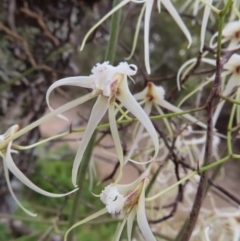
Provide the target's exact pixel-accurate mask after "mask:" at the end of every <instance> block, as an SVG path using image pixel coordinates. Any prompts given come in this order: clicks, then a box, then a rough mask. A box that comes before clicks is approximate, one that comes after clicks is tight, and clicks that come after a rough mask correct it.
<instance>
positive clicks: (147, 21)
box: [144, 0, 154, 74]
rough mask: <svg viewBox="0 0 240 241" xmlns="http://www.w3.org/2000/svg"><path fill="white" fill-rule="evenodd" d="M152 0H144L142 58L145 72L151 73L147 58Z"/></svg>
mask: <svg viewBox="0 0 240 241" xmlns="http://www.w3.org/2000/svg"><path fill="white" fill-rule="evenodd" d="M153 3H154V0H148V1H146V12H145V20H144V60H145V67H146V70H147V73H148V74H150V73H151V68H150V60H149V57H150V56H149V55H150V53H149V31H150V19H151V13H152V8H153Z"/></svg>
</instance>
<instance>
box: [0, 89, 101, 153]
mask: <svg viewBox="0 0 240 241" xmlns="http://www.w3.org/2000/svg"><path fill="white" fill-rule="evenodd" d="M98 94H99V93H98V92H92V93H89V94H86V95H84V96H82V97H79V98H77V99H75V100H72V101H70V102H68V103H66V104H65V105H62V106H61V107H59V108H57V109H56V110H53V111H52V112H50V113H48V114H47V115H45V116H43V117H42V118H40V119H38V120H36V121H34V122H33V123H31V124H30V125H28V126H26V127H24V128H23V129H21V130H20V131H18V132H16V133H15V134H13V135H12V136H10V137H9V138H7V139H6V140H4V141H2V142H1V143H0V150H1V149H2V148H4V147H5V146H6V145H7V144H8V143H9V142H10V141H13V140H15V139H17V138H18V137H20V136H22V135H24V134H25V133H27V132H29V131H30V130H32V129H33V128H35V127H37V126H39V125H41V124H42V123H44V122H46V121H48V120H50V119H52V118H53V117H56V116H57V115H59V114H61V113H63V112H65V111H67V110H69V109H72V108H74V107H76V106H78V105H80V104H82V103H84V102H86V101H88V100H90V99H92V98H94V97H95V96H97V95H98Z"/></svg>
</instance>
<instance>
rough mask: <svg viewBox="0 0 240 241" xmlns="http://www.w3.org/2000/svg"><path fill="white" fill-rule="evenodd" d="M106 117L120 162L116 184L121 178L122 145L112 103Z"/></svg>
mask: <svg viewBox="0 0 240 241" xmlns="http://www.w3.org/2000/svg"><path fill="white" fill-rule="evenodd" d="M108 117H109V124H110V130H111V133H112V138H113V142H114V145H115V149H116V152H117V156H118V159H119V162H120V170H119V174H118V176H117V178H116V180H115V183H118V182H119V181H120V179H121V178H122V169H123V150H122V144H121V141H120V137H119V133H118V127H117V123H116V119H115V115H114V103H111V104H110V106H109V110H108Z"/></svg>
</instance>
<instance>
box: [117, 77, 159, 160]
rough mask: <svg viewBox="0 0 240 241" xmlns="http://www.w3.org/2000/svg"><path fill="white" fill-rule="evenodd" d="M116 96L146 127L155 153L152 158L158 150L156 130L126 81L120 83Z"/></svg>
mask: <svg viewBox="0 0 240 241" xmlns="http://www.w3.org/2000/svg"><path fill="white" fill-rule="evenodd" d="M117 98H118V99H119V101H120V102H121V103H122V105H123V106H125V108H126V109H128V110H129V111H130V112H131V113H132V114H133V115H134V116H135V117H136V118H137V119H138V120H139V121H140V122H141V124H142V125H143V126H144V127H145V128H146V130H147V132H148V133H149V135H150V136H151V139H152V141H153V144H154V148H155V154H154V157H153V158H156V156H157V154H158V151H159V142H158V135H157V132H156V130H155V128H154V126H153V124H152V122H151V120H150V119H149V117H148V116H147V114H146V113H145V112H144V110H143V109H142V107H141V106H140V105H139V103H138V102H137V101H136V100H135V99H134V97H133V96H132V94H131V92H130V91H129V89H128V86H127V81H124V82H123V84H122V85H121V89H120V94H119V95H118V96H117Z"/></svg>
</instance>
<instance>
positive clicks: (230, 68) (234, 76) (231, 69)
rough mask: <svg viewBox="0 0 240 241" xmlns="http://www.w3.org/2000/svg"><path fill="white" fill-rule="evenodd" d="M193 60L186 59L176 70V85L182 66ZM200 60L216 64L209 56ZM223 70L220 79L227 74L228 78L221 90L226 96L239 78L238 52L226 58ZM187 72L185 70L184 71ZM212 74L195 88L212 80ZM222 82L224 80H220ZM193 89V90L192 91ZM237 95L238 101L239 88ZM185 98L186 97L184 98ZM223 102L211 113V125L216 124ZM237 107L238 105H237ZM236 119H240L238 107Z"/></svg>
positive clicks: (239, 98) (239, 96)
mask: <svg viewBox="0 0 240 241" xmlns="http://www.w3.org/2000/svg"><path fill="white" fill-rule="evenodd" d="M194 61H196V59H190V60H188V61H187V62H186V63H185V64H184V65H183V66H182V67H181V68H180V69H179V71H178V75H177V76H178V77H177V83H178V86H179V87H180V75H181V72H182V71H183V69H184V68H186V67H187V66H188V65H189V64H191V63H193V62H194ZM201 61H202V62H204V63H208V64H210V65H213V66H216V60H214V59H209V58H202V59H201ZM223 70H224V71H223V72H222V74H221V78H222V80H223V79H224V78H225V77H227V76H229V75H230V76H229V79H228V80H227V84H226V85H224V84H222V86H223V91H222V95H224V96H228V95H229V94H231V92H232V91H233V90H234V88H236V87H238V86H239V78H240V55H239V54H233V55H232V56H231V58H230V59H229V60H228V62H227V63H226V64H225V65H224V66H223ZM186 72H187V71H186ZM186 72H184V75H185V74H186ZM214 77H215V75H214V76H212V77H211V78H210V79H209V81H206V82H205V83H204V84H203V85H202V86H198V87H197V89H199V88H200V87H203V86H205V85H206V84H208V83H209V82H211V81H213V80H214ZM222 82H223V83H224V81H222ZM194 92H195V91H193V93H194ZM190 96H191V95H189V96H188V97H190ZM237 97H238V100H239V101H240V91H239V89H238V90H237ZM185 100H186V99H185ZM224 103H225V100H222V101H221V102H220V103H219V104H218V106H217V108H216V110H215V112H214V115H213V126H215V125H216V122H217V120H218V117H219V114H220V112H221V110H222V108H223V105H224ZM237 108H238V109H239V106H238V107H237ZM238 113H239V114H238V116H237V118H238V121H240V109H239V110H238Z"/></svg>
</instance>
